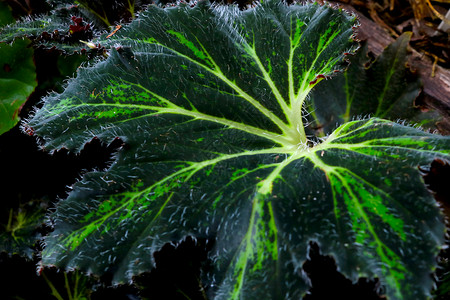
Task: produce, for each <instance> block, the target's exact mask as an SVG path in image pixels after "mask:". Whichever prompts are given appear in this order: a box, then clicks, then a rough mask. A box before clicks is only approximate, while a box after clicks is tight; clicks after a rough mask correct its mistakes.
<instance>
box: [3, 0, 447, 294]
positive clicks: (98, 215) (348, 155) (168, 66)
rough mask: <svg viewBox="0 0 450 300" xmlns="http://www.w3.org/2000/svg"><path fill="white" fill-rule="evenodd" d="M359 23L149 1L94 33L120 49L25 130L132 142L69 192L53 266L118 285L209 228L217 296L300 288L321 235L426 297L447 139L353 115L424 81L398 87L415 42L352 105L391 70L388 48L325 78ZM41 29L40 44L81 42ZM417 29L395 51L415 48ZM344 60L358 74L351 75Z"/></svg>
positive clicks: (383, 277) (331, 13)
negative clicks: (426, 168)
mask: <svg viewBox="0 0 450 300" xmlns="http://www.w3.org/2000/svg"><path fill="white" fill-rule="evenodd" d="M70 9H79V8H78V7H76V8H70ZM66 19H67V18H66ZM73 20H74V19H72V21H73ZM78 21H79V22H77V21H73V22H75V23H76V25H77V26H79V27H77V28H78V29H80V28H81V27H83V28H84V29H83V30H84V31H88V29H89V28H87V25H86V24H85V23H82V20H78ZM83 22H84V21H83ZM49 24H51V22H50V23H49ZM66 25H67V24H66ZM355 25H356V19H355V17H354V16H352V15H348V14H347V13H346V12H344V11H341V10H334V9H332V8H330V7H327V6H320V5H318V4H311V3H308V4H304V5H303V4H293V5H287V4H285V3H282V2H279V1H264V2H263V3H261V4H258V5H256V6H255V7H253V8H250V9H247V10H244V11H240V10H239V9H238V8H237V7H234V6H220V5H209V4H207V3H206V2H200V3H199V4H198V5H192V6H191V5H188V4H179V5H177V6H174V7H168V8H161V7H158V6H149V7H148V8H147V10H146V11H145V12H142V13H140V14H139V17H138V18H137V19H136V20H135V21H133V22H132V23H131V24H130V25H127V26H123V27H122V28H121V29H120V30H118V31H115V32H114V34H106V33H105V34H102V35H100V34H96V33H95V32H92V34H93V35H92V37H93V38H95V39H93V40H92V41H91V42H92V44H93V45H94V46H93V48H94V49H92V51H98V52H99V53H101V54H106V56H108V58H107V59H106V60H105V59H98V60H95V61H92V62H91V64H90V66H87V67H84V68H81V69H79V70H78V72H77V76H76V78H74V79H71V80H70V81H69V83H68V84H67V86H66V87H65V90H64V92H62V93H61V94H57V93H53V94H51V95H49V96H46V97H45V98H44V106H43V107H42V108H41V109H39V110H37V111H36V113H35V114H34V115H33V116H32V117H31V118H30V119H29V120H27V121H26V122H24V123H23V128H24V130H25V131H26V132H27V133H28V134H34V135H37V136H38V137H39V138H40V139H41V140H42V147H43V148H44V149H46V150H48V151H50V152H53V151H56V150H58V149H61V148H65V149H69V150H71V151H74V152H79V151H81V149H82V148H83V147H84V145H85V144H86V143H88V142H89V141H91V140H92V139H93V138H94V137H95V138H98V139H100V140H101V141H103V142H105V143H110V142H111V141H112V140H114V139H115V138H117V137H119V138H121V139H122V140H123V141H124V142H125V144H126V147H124V148H123V149H121V150H120V151H119V152H118V153H117V155H116V157H115V161H114V162H113V163H112V165H111V166H110V167H109V168H108V169H106V170H104V171H92V172H88V173H86V174H85V175H84V176H83V178H82V179H81V180H80V181H79V182H77V183H76V184H75V185H74V186H73V191H72V192H71V193H70V194H69V196H68V197H67V199H65V200H62V201H60V202H59V203H58V205H57V207H56V210H55V212H54V213H52V214H51V216H50V219H51V221H52V222H54V225H55V227H54V231H53V232H52V233H51V234H50V235H49V236H47V237H46V238H45V248H44V250H43V252H42V263H43V264H44V265H56V266H58V267H60V268H66V269H71V268H75V269H80V270H82V271H85V272H88V273H94V274H98V275H101V274H104V273H110V274H112V276H113V281H114V282H115V283H123V282H128V281H131V280H132V279H133V276H136V275H139V274H140V273H142V272H145V271H148V270H150V269H151V268H152V267H153V266H154V261H153V254H154V253H155V252H156V251H158V250H159V249H161V247H162V246H163V245H164V244H166V243H170V242H177V241H180V240H183V239H185V238H186V237H188V236H191V237H194V238H207V239H214V240H215V245H214V248H213V250H212V251H211V253H210V259H211V260H212V262H213V266H214V268H213V270H212V271H211V272H209V273H208V274H205V279H204V281H205V283H206V285H207V286H209V288H208V290H207V292H208V294H209V296H210V297H211V298H215V299H238V298H239V299H255V298H257V297H262V298H271V299H298V298H300V297H301V296H302V295H304V293H305V292H306V291H307V289H308V282H307V280H305V279H304V278H303V277H302V275H301V269H302V264H303V263H304V261H305V260H306V259H307V253H308V245H309V243H310V242H311V241H314V242H316V243H318V244H319V245H320V248H321V251H322V253H324V254H330V255H332V256H333V257H334V258H335V260H336V263H337V265H338V268H339V270H340V271H341V272H342V273H343V274H344V275H346V276H347V277H348V278H350V279H352V280H356V279H357V278H358V277H361V276H365V277H378V278H380V281H381V283H382V284H383V286H384V287H385V290H386V294H387V296H388V297H389V298H390V299H424V298H426V296H427V295H429V292H430V289H431V284H432V281H431V278H428V274H429V273H430V272H432V271H433V269H434V267H435V262H434V258H435V256H436V255H437V252H438V249H439V247H440V246H441V245H442V244H443V235H444V225H443V222H442V217H441V215H440V213H439V209H438V208H437V206H436V204H435V201H434V199H433V197H432V196H431V195H430V194H429V192H428V191H427V190H426V188H425V186H424V184H423V180H422V178H421V176H420V174H419V172H418V170H417V167H418V166H420V165H427V164H429V163H430V162H431V161H432V160H433V159H434V158H441V159H448V158H449V149H450V139H449V138H447V137H443V136H439V135H434V134H430V133H427V132H423V131H421V130H419V129H417V128H414V127H410V126H405V125H402V124H398V123H395V122H392V121H387V120H384V119H380V118H366V119H361V120H355V121H350V120H351V119H352V117H355V116H357V115H361V114H366V113H372V114H374V115H375V116H378V117H389V116H390V111H391V109H390V108H391V107H393V106H395V105H391V104H389V105H387V106H386V105H385V103H395V101H396V99H397V98H398V97H399V96H397V95H396V94H395V95H394V94H393V93H392V91H394V90H395V91H400V93H399V95H402V93H403V95H407V96H405V99H406V100H404V102H403V101H402V103H408V102H409V101H412V99H413V98H414V96H412V95H415V93H416V90H417V89H418V85H417V84H416V83H413V84H398V85H394V84H393V83H392V82H391V81H390V79H391V78H395V76H393V74H400V75H399V77H400V78H403V77H402V76H404V75H401V73H402V68H401V65H402V63H401V62H402V61H404V59H405V58H404V54H402V55H400V58H397V56H395V55H394V57H396V58H395V60H397V61H398V62H399V63H398V64H395V67H394V68H392V69H388V73H389V72H390V71H392V72H390V73H389V74H382V75H379V77H380V78H381V79H383V78H384V79H385V80H384V81H383V80H381V82H383V84H382V85H381V86H380V87H378V86H377V91H378V92H379V93H378V92H377V93H375V92H374V93H373V94H374V95H375V96H374V97H373V98H368V99H363V98H364V97H362V98H361V97H360V98H357V99H356V98H355V99H356V100H355V99H353V100H352V101H350V102H349V101H348V100H349V95H350V93H349V91H350V90H352V93H351V95H357V94H358V93H357V92H355V91H358V89H364V90H366V89H368V88H367V86H366V84H367V82H366V81H365V80H359V79H361V78H363V77H364V76H367V77H368V78H370V76H372V74H373V73H377V72H381V71H383V70H384V67H383V59H380V61H379V62H377V63H374V64H373V68H372V69H368V70H367V69H361V64H359V63H356V64H354V69H353V71H352V69H350V70H349V71H348V72H347V73H344V75H341V77H340V78H341V79H337V80H342V78H344V80H346V84H343V85H342V86H344V91H343V92H342V89H341V91H340V92H336V89H338V88H339V86H340V85H339V84H338V85H337V86H338V88H336V85H335V86H334V87H333V85H332V83H333V80H334V79H331V80H329V81H326V82H325V81H323V79H324V78H327V77H332V76H334V75H335V73H339V72H342V71H343V70H344V68H345V67H346V62H345V58H346V56H347V55H348V54H352V53H354V52H355V51H356V49H357V47H358V44H357V43H356V42H355V41H354V40H353V39H352V35H353V31H352V27H353V26H355ZM23 26H25V27H27V28H35V27H33V26H34V25H24V23H22V24H16V25H13V26H10V27H8V28H7V29H6V30H4V31H3V32H2V34H4V36H6V37H7V38H8V39H14V38H17V37H19V36H20V30H19V29H18V28H23ZM66 27H67V26H66ZM30 30H31V29H30ZM32 30H34V29H32ZM80 30H81V29H80ZM83 30H81V31H83ZM38 32H39V31H38V30H37V31H35V32H34V33H33V34H32V36H34V37H35V38H34V43H38V44H40V45H54V43H55V42H56V43H58V45H59V46H57V48H58V49H61V50H62V51H69V52H71V51H79V50H77V49H79V48H80V47H84V46H83V45H84V44H82V43H76V42H75V41H74V40H75V39H74V38H73V37H72V38H70V39H59V40H55V39H54V36H52V37H51V39H47V40H46V39H42V38H40V37H38V36H39V34H38ZM85 33H86V32H85ZM70 34H71V33H67V36H70ZM27 36H28V35H27ZM406 39H407V37H403V38H402V39H401V40H400V42H399V43H401V44H402V45H403V46H401V45H394V46H392V47H391V48H390V49H391V50H389V49H388V50H387V52H386V53H385V56H384V57H385V58H386V57H388V58H391V57H392V55H390V54H389V53H390V52H389V51H392V49H403V50H401V51H404V48H405V45H404V43H405V40H406ZM68 41H70V43H67V42H68ZM88 51H89V50H88ZM394 52H395V51H394ZM100 57H102V56H100ZM355 69H356V70H355ZM350 72H356V73H358V72H359V74H363V75H361V76H358V80H356V79H355V80H353V79H352V81H351V84H348V82H349V77H348V74H351V73H350ZM371 72H372V73H371ZM386 78H387V79H386ZM399 81H400V82H401V81H402V80H399ZM336 82H337V81H336ZM399 86H400V88H398V87H399ZM317 88H320V90H317ZM364 92H365V91H364ZM342 93H344V94H343V95H342ZM311 95H312V96H311ZM321 95H322V96H321ZM323 95H325V96H327V95H330V97H329V98H327V97H324V96H323ZM333 95H342V97H341V96H339V97H337V100H336V101H340V102H339V103H340V104H338V103H337V102H335V101H334V100H333V101H330V99H333V97H332V96H333ZM386 95H388V96H389V97H385V96H386ZM369 96H370V95H369ZM309 97H311V98H312V99H311V101H312V104H311V105H309V106H308V105H307V102H308V98H309ZM400 98H402V96H401V97H400ZM372 99H374V101H372V102H371V100H372ZM385 99H388V100H387V101H385ZM360 101H366V102H367V103H369V104H370V105H368V106H369V107H371V108H367V106H365V105H358V103H359V102H360ZM323 103H325V104H323ZM342 103H344V105H342ZM373 103H375V106H374V105H372V104H373ZM349 104H351V105H349ZM336 107H337V108H336ZM374 107H375V111H374V110H373V109H374ZM308 110H309V111H308ZM391 117H395V118H397V116H396V115H393V116H391ZM331 122H334V123H340V124H341V125H340V126H339V127H338V128H336V129H335V128H334V127H333V125H332V124H330V123H331ZM318 124H319V125H320V127H321V130H322V131H321V132H319V133H317V134H318V135H319V137H315V136H311V135H312V134H313V133H316V132H317V131H316V127H317V126H319V125H318ZM324 124H326V125H324ZM52 290H53V289H52Z"/></svg>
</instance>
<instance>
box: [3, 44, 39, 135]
mask: <svg viewBox="0 0 450 300" xmlns="http://www.w3.org/2000/svg"><path fill="white" fill-rule="evenodd" d="M29 44H30V41H29V40H27V39H17V40H16V41H15V42H14V43H13V44H12V45H9V44H0V90H1V95H0V134H2V133H4V132H6V131H8V130H10V129H11V128H12V127H14V126H15V125H16V124H17V122H19V112H20V109H21V107H22V106H23V104H24V103H25V101H26V100H27V99H28V97H29V96H30V95H31V93H32V92H33V91H34V89H35V87H36V86H37V82H36V68H35V66H34V61H33V49H32V48H29V47H28V46H29Z"/></svg>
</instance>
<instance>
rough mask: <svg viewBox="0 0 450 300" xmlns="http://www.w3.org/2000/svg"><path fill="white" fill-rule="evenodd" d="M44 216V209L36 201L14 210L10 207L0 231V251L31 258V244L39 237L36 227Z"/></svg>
mask: <svg viewBox="0 0 450 300" xmlns="http://www.w3.org/2000/svg"><path fill="white" fill-rule="evenodd" d="M44 217H45V209H44V208H43V207H40V205H39V202H38V201H33V202H29V203H26V204H24V205H21V206H20V207H19V208H17V209H16V210H14V209H10V210H9V216H8V219H7V220H5V223H3V224H2V227H3V231H2V232H0V241H2V243H1V245H0V251H5V252H7V253H10V254H18V255H21V256H24V257H26V258H28V259H31V258H32V256H33V252H34V251H33V246H34V244H35V243H36V242H37V241H38V240H39V239H40V238H41V235H40V233H39V232H38V231H37V228H38V227H39V226H40V225H41V224H42V223H43V222H44Z"/></svg>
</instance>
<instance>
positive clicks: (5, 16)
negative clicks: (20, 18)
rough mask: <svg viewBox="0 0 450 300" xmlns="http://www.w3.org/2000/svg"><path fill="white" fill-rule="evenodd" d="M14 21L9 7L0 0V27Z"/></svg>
mask: <svg viewBox="0 0 450 300" xmlns="http://www.w3.org/2000/svg"><path fill="white" fill-rule="evenodd" d="M12 22H14V18H13V16H12V13H11V8H10V7H9V6H8V4H6V3H5V2H0V27H3V26H5V25H7V24H10V23H12Z"/></svg>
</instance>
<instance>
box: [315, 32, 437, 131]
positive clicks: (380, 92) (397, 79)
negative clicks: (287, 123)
mask: <svg viewBox="0 0 450 300" xmlns="http://www.w3.org/2000/svg"><path fill="white" fill-rule="evenodd" d="M410 38H411V33H404V34H403V35H401V36H400V37H399V38H398V39H397V40H396V41H395V42H394V43H392V44H391V45H389V46H388V47H387V48H386V49H385V50H384V51H383V53H382V54H381V55H380V56H379V57H377V59H376V60H375V61H374V62H373V63H371V64H370V65H369V58H368V57H367V43H364V47H363V48H362V49H361V50H360V51H359V52H358V54H357V55H356V56H355V57H354V58H353V59H352V60H351V62H352V63H351V65H350V67H349V68H348V69H347V70H346V71H345V72H344V73H343V74H341V75H339V76H337V77H336V78H334V79H333V80H326V81H322V82H321V83H320V84H318V86H317V87H316V88H315V89H314V90H313V91H312V93H311V101H312V103H313V105H311V107H310V110H311V115H312V116H313V118H312V119H313V120H314V126H316V127H317V128H318V129H320V130H322V131H323V132H324V133H330V132H331V130H333V129H334V128H335V127H336V124H342V123H344V122H348V121H350V120H351V119H352V118H353V117H355V116H368V115H370V116H373V117H379V118H384V119H389V120H393V121H395V120H398V119H401V120H407V121H409V122H416V123H420V124H421V125H425V124H426V123H430V126H433V125H432V124H433V123H435V122H436V121H437V119H436V116H435V115H431V114H425V113H423V112H421V110H420V109H419V108H418V107H415V104H414V100H415V99H416V97H417V96H418V95H419V92H420V89H421V83H420V80H419V79H418V77H417V76H416V75H414V74H412V73H411V72H410V70H409V69H408V68H407V60H408V50H407V46H408V42H409V40H410Z"/></svg>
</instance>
